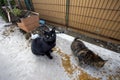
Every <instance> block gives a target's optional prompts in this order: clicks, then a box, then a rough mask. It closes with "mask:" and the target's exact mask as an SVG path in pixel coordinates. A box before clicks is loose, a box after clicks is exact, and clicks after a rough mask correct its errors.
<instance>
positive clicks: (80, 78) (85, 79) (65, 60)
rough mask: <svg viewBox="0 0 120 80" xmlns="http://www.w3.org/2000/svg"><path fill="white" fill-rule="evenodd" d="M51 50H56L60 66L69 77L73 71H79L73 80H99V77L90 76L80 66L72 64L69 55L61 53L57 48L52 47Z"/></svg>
mask: <svg viewBox="0 0 120 80" xmlns="http://www.w3.org/2000/svg"><path fill="white" fill-rule="evenodd" d="M53 50H54V51H57V53H58V54H59V55H60V56H61V61H62V66H63V68H64V70H65V72H66V73H67V74H68V76H69V77H70V78H72V76H73V74H74V72H75V71H79V72H80V73H79V74H77V75H76V76H75V77H76V78H74V79H73V80H100V79H99V78H95V77H92V76H91V75H89V74H88V73H87V72H84V71H83V70H82V69H80V67H78V66H75V65H74V64H72V63H71V61H70V55H68V54H65V53H63V52H62V51H61V50H60V49H59V48H54V49H53Z"/></svg>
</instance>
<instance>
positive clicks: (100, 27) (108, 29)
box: [32, 0, 120, 43]
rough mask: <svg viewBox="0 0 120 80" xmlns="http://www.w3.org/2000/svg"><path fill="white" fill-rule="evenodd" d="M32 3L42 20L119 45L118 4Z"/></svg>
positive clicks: (113, 0) (84, 0) (119, 0)
mask: <svg viewBox="0 0 120 80" xmlns="http://www.w3.org/2000/svg"><path fill="white" fill-rule="evenodd" d="M32 3H33V6H34V9H35V11H36V12H39V13H40V18H42V19H45V20H48V21H51V22H54V23H58V24H62V25H65V26H66V27H67V28H69V29H74V30H75V31H77V32H80V33H82V34H86V35H88V36H91V37H95V38H99V39H102V40H106V41H108V40H110V41H112V42H117V43H120V0H32ZM89 34H91V35H89Z"/></svg>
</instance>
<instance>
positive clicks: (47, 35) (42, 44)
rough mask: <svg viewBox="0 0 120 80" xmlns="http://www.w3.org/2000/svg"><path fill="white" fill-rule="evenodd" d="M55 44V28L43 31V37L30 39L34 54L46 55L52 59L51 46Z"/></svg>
mask: <svg viewBox="0 0 120 80" xmlns="http://www.w3.org/2000/svg"><path fill="white" fill-rule="evenodd" d="M55 45H56V33H55V28H53V29H52V30H51V31H48V32H47V31H45V32H44V36H43V37H38V38H36V39H34V40H33V41H32V45H31V50H32V52H33V54H35V55H46V56H48V58H50V59H52V58H53V57H52V56H51V55H50V53H51V52H52V48H53V47H55Z"/></svg>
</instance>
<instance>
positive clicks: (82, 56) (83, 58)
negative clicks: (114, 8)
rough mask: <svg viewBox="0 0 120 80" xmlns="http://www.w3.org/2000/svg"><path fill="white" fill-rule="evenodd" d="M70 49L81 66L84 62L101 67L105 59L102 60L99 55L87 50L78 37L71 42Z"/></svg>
mask: <svg viewBox="0 0 120 80" xmlns="http://www.w3.org/2000/svg"><path fill="white" fill-rule="evenodd" d="M71 49H72V52H73V54H74V55H75V56H76V57H77V58H78V60H79V64H80V65H81V66H82V65H83V64H85V65H90V66H93V67H96V68H101V67H103V66H104V64H105V62H106V61H107V60H103V59H102V58H101V57H99V56H98V55H96V54H95V53H94V52H92V51H91V50H89V49H88V48H87V47H86V46H85V45H84V43H83V42H82V41H80V39H79V38H78V37H77V38H75V39H74V41H73V42H72V44H71Z"/></svg>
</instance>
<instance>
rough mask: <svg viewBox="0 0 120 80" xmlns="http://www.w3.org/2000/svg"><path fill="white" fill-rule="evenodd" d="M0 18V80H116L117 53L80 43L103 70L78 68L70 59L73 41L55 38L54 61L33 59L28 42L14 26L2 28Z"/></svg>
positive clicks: (119, 68)
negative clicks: (97, 58) (99, 61)
mask: <svg viewBox="0 0 120 80" xmlns="http://www.w3.org/2000/svg"><path fill="white" fill-rule="evenodd" d="M4 25H6V23H5V22H4V21H3V20H2V18H1V17H0V80H8V79H9V80H80V79H82V80H98V79H97V78H99V79H102V80H113V79H114V80H120V77H119V75H120V53H116V52H113V51H110V50H107V49H104V48H101V47H98V46H96V45H93V44H90V43H87V42H84V41H83V42H84V43H85V45H86V46H87V47H88V48H89V49H91V50H93V51H94V52H95V53H96V54H98V55H99V56H101V57H102V58H103V59H105V60H108V61H107V63H106V64H105V65H104V67H103V68H101V69H99V70H96V69H94V68H91V67H85V68H81V67H80V66H78V63H77V61H76V59H75V57H74V56H73V55H72V52H71V49H70V45H71V42H72V41H73V39H74V38H73V37H72V36H69V35H66V34H57V45H56V48H55V49H54V52H53V53H52V56H53V58H54V59H52V60H50V59H48V58H47V57H46V56H35V55H33V54H32V52H31V46H30V42H29V41H27V40H26V39H25V36H24V35H23V34H22V33H21V32H20V31H19V28H18V27H16V26H15V25H12V26H10V27H4Z"/></svg>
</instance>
